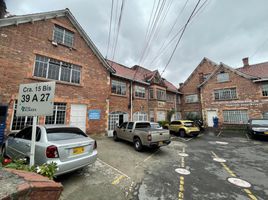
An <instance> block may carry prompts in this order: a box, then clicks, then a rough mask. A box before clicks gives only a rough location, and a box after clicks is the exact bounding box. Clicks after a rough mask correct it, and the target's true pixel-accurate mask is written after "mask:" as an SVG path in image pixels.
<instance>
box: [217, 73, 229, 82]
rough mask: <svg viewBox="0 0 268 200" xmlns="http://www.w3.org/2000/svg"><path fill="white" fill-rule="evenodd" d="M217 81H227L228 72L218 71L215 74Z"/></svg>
mask: <svg viewBox="0 0 268 200" xmlns="http://www.w3.org/2000/svg"><path fill="white" fill-rule="evenodd" d="M217 81H218V82H219V83H222V82H226V81H229V74H228V73H224V72H223V73H220V74H218V75H217Z"/></svg>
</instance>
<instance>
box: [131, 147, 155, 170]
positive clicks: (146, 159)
mask: <svg viewBox="0 0 268 200" xmlns="http://www.w3.org/2000/svg"><path fill="white" fill-rule="evenodd" d="M159 151H160V149H158V150H157V151H155V152H154V153H152V154H151V155H149V156H148V157H147V158H145V159H144V160H143V161H141V162H138V164H137V165H136V166H135V169H136V168H137V167H139V166H141V164H143V163H145V162H147V161H148V160H149V159H150V158H152V157H153V156H154V155H155V154H156V153H157V152H159Z"/></svg>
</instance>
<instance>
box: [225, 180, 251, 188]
mask: <svg viewBox="0 0 268 200" xmlns="http://www.w3.org/2000/svg"><path fill="white" fill-rule="evenodd" d="M227 180H228V181H229V182H230V183H232V184H234V185H236V186H239V187H243V188H250V187H251V185H250V183H249V182H247V181H244V180H242V179H239V178H228V179H227Z"/></svg>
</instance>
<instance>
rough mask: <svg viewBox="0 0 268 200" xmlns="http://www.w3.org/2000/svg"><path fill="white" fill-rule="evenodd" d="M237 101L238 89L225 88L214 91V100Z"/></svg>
mask: <svg viewBox="0 0 268 200" xmlns="http://www.w3.org/2000/svg"><path fill="white" fill-rule="evenodd" d="M231 99H237V93H236V88H224V89H218V90H214V100H216V101H217V100H218V101H220V100H231Z"/></svg>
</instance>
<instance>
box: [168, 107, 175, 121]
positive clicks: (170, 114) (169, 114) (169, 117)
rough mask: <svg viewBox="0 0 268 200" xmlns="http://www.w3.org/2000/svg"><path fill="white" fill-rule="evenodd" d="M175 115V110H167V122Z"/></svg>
mask: <svg viewBox="0 0 268 200" xmlns="http://www.w3.org/2000/svg"><path fill="white" fill-rule="evenodd" d="M174 114H175V110H174V109H172V110H169V111H168V112H167V120H168V122H171V118H172V116H173V115H174Z"/></svg>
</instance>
